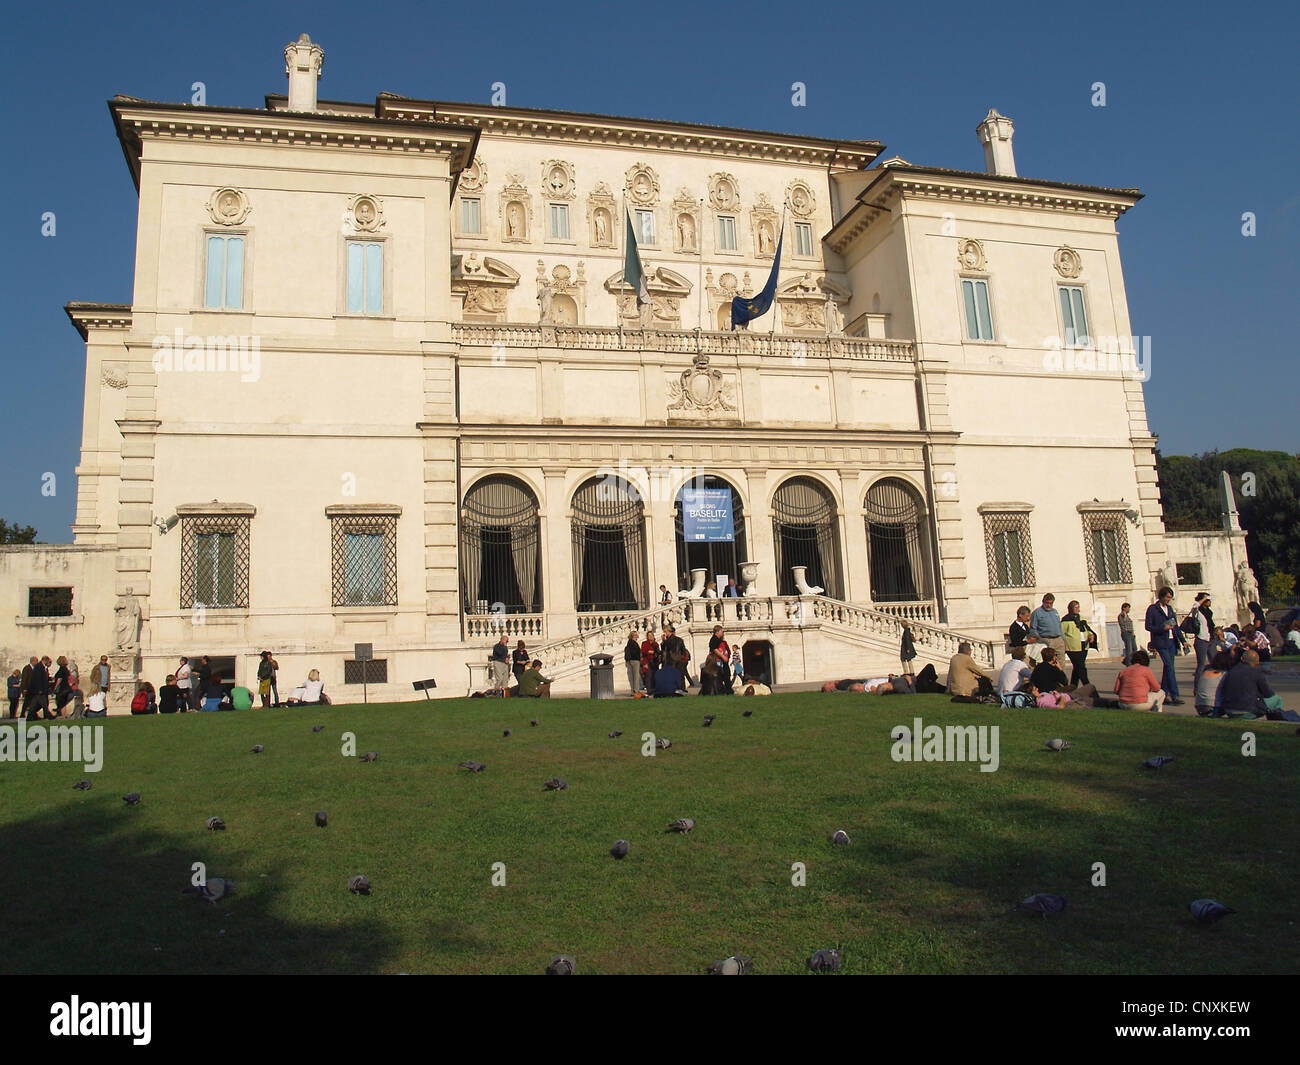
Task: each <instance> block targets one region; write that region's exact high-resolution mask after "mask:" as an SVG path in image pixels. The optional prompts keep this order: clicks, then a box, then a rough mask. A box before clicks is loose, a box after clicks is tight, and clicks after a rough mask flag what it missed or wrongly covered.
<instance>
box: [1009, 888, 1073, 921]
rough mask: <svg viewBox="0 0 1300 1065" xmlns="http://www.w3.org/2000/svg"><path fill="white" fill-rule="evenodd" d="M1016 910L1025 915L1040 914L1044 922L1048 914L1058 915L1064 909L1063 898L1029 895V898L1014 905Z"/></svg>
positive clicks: (1059, 896) (1061, 896)
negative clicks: (1023, 912) (1022, 911)
mask: <svg viewBox="0 0 1300 1065" xmlns="http://www.w3.org/2000/svg"><path fill="white" fill-rule="evenodd" d="M1016 909H1017V910H1024V911H1025V912H1026V913H1041V914H1042V915H1043V920H1044V921H1046V920H1047V917H1048V914H1053V913H1060V912H1061V911H1062V910H1063V909H1065V896H1063V895H1047V894H1039V895H1030V896H1029V898H1027V899H1023V900H1022V901H1020V902H1018V903H1016Z"/></svg>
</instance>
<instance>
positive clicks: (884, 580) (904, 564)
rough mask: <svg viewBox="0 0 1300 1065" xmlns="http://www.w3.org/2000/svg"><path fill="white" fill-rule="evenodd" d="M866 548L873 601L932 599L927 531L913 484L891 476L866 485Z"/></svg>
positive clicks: (919, 498) (899, 601)
mask: <svg viewBox="0 0 1300 1065" xmlns="http://www.w3.org/2000/svg"><path fill="white" fill-rule="evenodd" d="M864 509H865V510H866V512H867V517H866V520H867V551H868V553H869V558H870V565H871V601H872V602H873V603H914V602H920V601H923V600H927V599H930V598H931V597H932V596H933V594H934V593H933V590H932V586H931V581H930V558H929V537H928V536H927V535H926V531H925V524H924V519H925V507H924V505H923V504H922V502H921V497H920V496H919V495H918V494H917V492H916V489H914V488H913V487H912V486H911V485H909V484H908V483H907V482H905V481H900V480H898V479H897V478H894V477H889V478H886V479H885V480H883V481H877V482H876V483H875V484H873V485H872V486H871V487H870V488H869V489H868V490H867V500H866V506H865V508H864Z"/></svg>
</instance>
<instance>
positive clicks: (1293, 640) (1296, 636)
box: [1282, 621, 1300, 655]
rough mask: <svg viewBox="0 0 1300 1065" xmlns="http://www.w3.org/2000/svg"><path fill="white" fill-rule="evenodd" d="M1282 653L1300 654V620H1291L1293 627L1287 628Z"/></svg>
mask: <svg viewBox="0 0 1300 1065" xmlns="http://www.w3.org/2000/svg"><path fill="white" fill-rule="evenodd" d="M1282 653H1283V654H1288V655H1300V621H1293V622H1291V628H1290V629H1288V630H1287V634H1286V643H1285V644H1284V645H1283V647H1282Z"/></svg>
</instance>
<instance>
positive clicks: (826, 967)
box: [808, 947, 840, 973]
mask: <svg viewBox="0 0 1300 1065" xmlns="http://www.w3.org/2000/svg"><path fill="white" fill-rule="evenodd" d="M808 968H809V969H811V970H812V971H813V972H815V973H837V972H839V971H840V948H839V947H831V948H830V949H829V950H819V951H816V952H815V953H814V954H813V956H812V957H811V958H809V959H808Z"/></svg>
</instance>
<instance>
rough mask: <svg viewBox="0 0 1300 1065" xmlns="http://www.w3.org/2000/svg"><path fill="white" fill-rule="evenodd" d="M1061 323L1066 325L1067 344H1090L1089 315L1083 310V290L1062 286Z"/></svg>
mask: <svg viewBox="0 0 1300 1065" xmlns="http://www.w3.org/2000/svg"><path fill="white" fill-rule="evenodd" d="M1060 291H1061V321H1062V322H1063V323H1064V325H1065V342H1066V344H1085V345H1086V344H1089V343H1090V341H1089V339H1088V315H1087V314H1086V313H1085V312H1084V309H1083V289H1081V288H1076V287H1075V286H1073V285H1062V286H1060Z"/></svg>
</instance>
